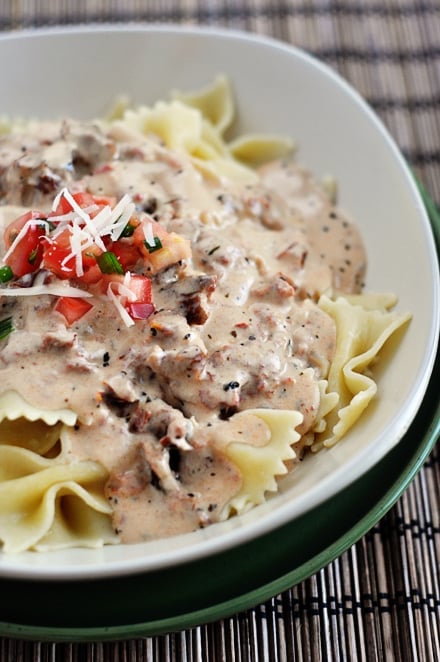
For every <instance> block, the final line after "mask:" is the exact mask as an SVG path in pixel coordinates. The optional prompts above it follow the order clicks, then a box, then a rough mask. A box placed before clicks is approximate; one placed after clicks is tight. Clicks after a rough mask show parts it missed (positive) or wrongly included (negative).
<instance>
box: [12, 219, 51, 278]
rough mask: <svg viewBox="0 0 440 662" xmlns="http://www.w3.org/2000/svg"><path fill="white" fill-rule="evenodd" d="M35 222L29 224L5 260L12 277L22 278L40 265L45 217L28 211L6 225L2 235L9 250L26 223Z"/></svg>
mask: <svg viewBox="0 0 440 662" xmlns="http://www.w3.org/2000/svg"><path fill="white" fill-rule="evenodd" d="M33 220H35V224H33V223H32V224H29V225H28V227H27V230H26V232H25V234H24V235H23V236H22V237H21V239H20V240H19V241H18V242H17V243H16V245H15V246H14V248H13V251H12V253H10V255H9V256H8V258H7V259H6V264H8V265H9V266H10V267H11V269H12V272H13V274H14V276H18V277H20V276H24V275H25V274H29V273H32V272H33V271H36V270H37V269H38V267H39V266H40V264H41V260H42V257H43V245H42V241H43V238H44V236H45V233H46V229H45V226H44V225H43V223H41V224H39V223H38V220H41V221H44V220H45V216H44V214H42V213H41V212H39V211H29V212H27V213H26V214H23V215H22V216H20V217H19V218H17V219H15V221H12V223H10V224H9V225H8V227H7V228H6V230H5V233H4V241H5V246H6V248H7V249H9V248H10V247H11V246H12V244H13V243H14V241H15V240H16V238H17V237H18V235H19V233H20V232H21V231H22V230H23V228H24V227H25V225H26V223H28V222H29V221H33Z"/></svg>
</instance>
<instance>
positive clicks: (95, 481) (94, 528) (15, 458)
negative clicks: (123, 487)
mask: <svg viewBox="0 0 440 662" xmlns="http://www.w3.org/2000/svg"><path fill="white" fill-rule="evenodd" d="M106 477H107V472H106V471H105V469H104V468H103V467H102V466H101V465H99V464H98V463H97V462H92V461H77V462H74V463H69V464H67V463H66V462H65V461H63V460H62V458H61V457H60V458H57V459H48V458H44V457H41V456H40V455H38V454H36V453H34V452H32V451H29V450H27V449H25V448H18V447H14V446H0V540H1V541H2V542H3V551H4V552H5V553H18V552H21V551H24V550H27V549H34V550H40V551H41V550H46V549H61V548H66V547H78V546H82V547H97V546H101V545H103V544H105V543H110V542H116V537H115V535H114V532H113V530H112V527H111V519H110V513H111V509H110V507H109V505H108V503H107V502H106V500H105V499H104V497H103V489H104V481H105V480H106Z"/></svg>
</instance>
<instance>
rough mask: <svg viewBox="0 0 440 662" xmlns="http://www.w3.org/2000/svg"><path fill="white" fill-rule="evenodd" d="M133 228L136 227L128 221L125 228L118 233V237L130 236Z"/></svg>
mask: <svg viewBox="0 0 440 662" xmlns="http://www.w3.org/2000/svg"><path fill="white" fill-rule="evenodd" d="M135 229H136V228H135V226H134V225H132V224H131V223H130V222H128V223H127V225H126V226H125V228H124V229H123V230H122V232H121V234H120V235H119V239H120V238H121V237H131V236H132V235H133V233H134V231H135Z"/></svg>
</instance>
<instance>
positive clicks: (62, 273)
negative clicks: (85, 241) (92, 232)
mask: <svg viewBox="0 0 440 662" xmlns="http://www.w3.org/2000/svg"><path fill="white" fill-rule="evenodd" d="M70 237H71V234H70V232H69V230H67V229H66V230H63V232H61V233H60V234H59V235H58V236H57V237H55V239H51V240H46V242H45V243H44V250H43V265H44V267H45V268H46V269H48V270H49V271H51V272H52V273H53V274H55V275H56V276H58V278H62V279H66V278H75V279H77V278H78V276H77V273H76V260H75V257H73V256H72V257H70V258H69V259H67V258H68V256H69V255H70V253H71V252H72V249H71V245H70ZM100 253H101V250H100V249H99V248H98V247H97V246H91V247H89V248H87V249H85V250H84V251H83V252H82V266H83V271H84V276H85V275H86V274H87V272H88V271H89V270H94V272H93V274H91V277H89V278H88V279H87V282H96V281H97V280H99V279H98V278H95V275H97V272H96V270H95V269H94V268H95V267H96V256H97V255H99V254H100ZM84 276H80V277H79V280H81V281H82V280H83V279H84V280H85V281H86V279H85V278H84Z"/></svg>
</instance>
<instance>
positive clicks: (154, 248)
mask: <svg viewBox="0 0 440 662" xmlns="http://www.w3.org/2000/svg"><path fill="white" fill-rule="evenodd" d="M144 246H145V248H147V249H148V252H149V253H154V252H155V251H158V250H159V249H160V248H163V246H162V242H161V240H160V239H159V237H154V244H149V243H148V241H147V240H145V241H144Z"/></svg>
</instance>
